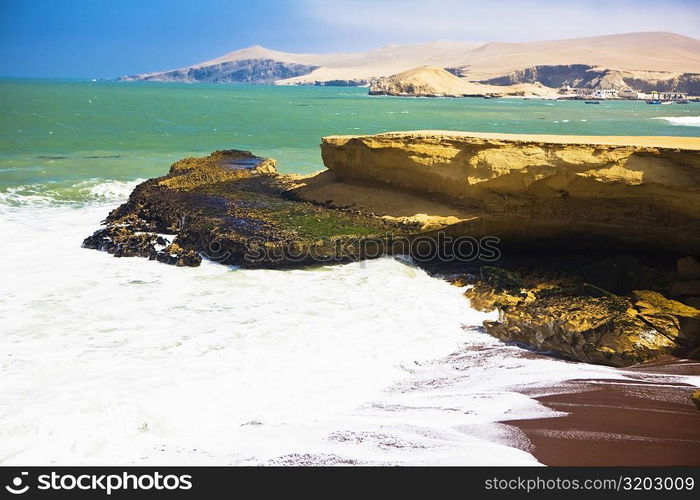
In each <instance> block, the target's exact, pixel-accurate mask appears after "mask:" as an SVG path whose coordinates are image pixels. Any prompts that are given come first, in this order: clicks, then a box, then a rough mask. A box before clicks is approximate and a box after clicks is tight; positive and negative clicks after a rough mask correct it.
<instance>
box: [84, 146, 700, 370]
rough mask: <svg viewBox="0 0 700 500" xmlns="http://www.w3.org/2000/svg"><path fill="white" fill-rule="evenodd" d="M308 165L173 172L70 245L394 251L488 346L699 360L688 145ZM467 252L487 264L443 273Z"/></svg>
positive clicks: (230, 256)
mask: <svg viewBox="0 0 700 500" xmlns="http://www.w3.org/2000/svg"><path fill="white" fill-rule="evenodd" d="M321 150H322V156H323V159H324V163H325V164H326V166H327V167H328V169H329V170H328V171H326V172H323V173H319V174H314V175H311V176H307V177H303V176H294V175H282V174H279V173H278V172H277V170H276V168H275V161H274V160H271V159H267V158H261V157H257V156H255V155H253V154H251V153H249V152H245V151H238V150H228V151H217V152H215V153H213V154H211V155H210V156H208V157H205V158H187V159H184V160H181V161H179V162H177V163H175V164H173V165H172V167H171V168H170V171H169V173H168V174H167V175H165V176H163V177H159V178H156V179H151V180H148V181H146V182H144V183H142V184H140V185H139V186H137V188H136V189H135V190H134V192H133V193H132V194H131V196H130V197H129V200H128V201H127V202H126V203H125V204H123V205H122V206H120V207H118V208H117V209H115V210H114V211H112V213H110V214H109V216H108V217H107V219H106V221H105V224H106V225H105V227H104V228H101V229H99V230H98V231H96V232H95V233H94V234H93V235H92V236H89V237H88V238H86V239H85V241H84V243H83V245H84V246H85V247H87V248H94V249H98V250H105V251H107V252H109V253H112V254H113V255H115V256H117V257H130V256H141V257H146V258H149V259H152V260H155V261H158V262H163V263H167V264H173V265H178V266H194V265H199V263H200V262H201V260H202V259H203V258H206V259H209V260H213V261H217V262H221V263H224V264H228V265H236V266H243V267H265V268H278V267H285V266H287V267H288V266H299V265H310V264H318V263H332V262H343V261H349V260H357V259H365V258H372V257H378V256H381V255H387V254H396V253H401V254H406V253H408V254H409V255H411V256H414V258H416V259H417V260H416V261H417V262H418V263H419V264H421V265H425V266H426V267H427V268H428V269H433V270H435V272H438V273H441V272H444V271H445V269H449V272H450V273H452V272H454V271H455V269H458V270H460V272H465V274H464V275H463V276H462V277H460V278H459V279H457V281H456V282H457V284H460V285H467V284H468V285H472V287H471V288H470V289H468V290H467V292H466V295H467V297H468V298H469V300H470V301H471V304H472V306H473V307H475V308H477V309H481V310H494V309H495V310H498V312H499V318H498V320H497V321H492V322H487V323H486V324H485V328H486V330H487V331H488V332H489V333H491V334H492V335H494V336H496V337H498V338H500V339H503V340H504V341H508V342H516V343H520V344H525V345H527V346H530V347H533V348H536V349H538V350H544V351H550V352H554V353H557V354H559V355H563V356H566V357H569V358H572V359H577V360H581V361H586V362H593V363H603V364H609V365H615V366H626V365H630V364H636V363H643V362H647V361H651V360H655V359H658V358H659V357H661V356H666V355H671V356H686V357H694V358H698V357H700V304H699V303H698V302H700V286H699V285H700V264H698V261H697V257H698V256H699V255H700V140H698V139H694V138H685V139H684V138H621V137H605V138H600V137H598V138H592V137H586V138H584V137H566V136H560V137H547V136H503V135H496V134H491V135H489V134H468V133H454V132H450V133H448V132H405V133H391V134H382V135H377V136H335V137H326V138H324V139H323V141H322V145H321ZM445 236H447V237H455V236H459V237H461V240H460V239H455V238H452V239H450V238H445ZM465 237H467V239H469V238H471V239H472V241H477V239H478V241H479V244H480V242H481V241H483V240H485V239H487V238H486V237H489V238H490V239H491V241H494V239H495V241H496V242H498V244H499V248H498V249H497V250H498V251H495V252H493V251H492V252H491V253H490V254H483V253H481V252H477V253H478V255H472V256H470V257H468V258H463V259H460V258H458V259H456V260H454V259H452V260H450V256H453V257H454V256H455V255H457V256H459V257H464V255H463V254H461V253H460V252H459V251H457V250H458V247H459V245H461V244H462V243H464V240H465ZM458 241H460V243H458ZM426 247H427V248H429V249H430V250H431V251H430V252H429V253H428V254H426V253H425V252H424V250H425V248H426ZM477 248H479V247H477ZM432 250H435V252H432ZM482 250H483V248H482ZM489 250H493V248H489ZM621 251H623V252H624V254H622V253H620V252H621ZM679 257H680V258H679ZM421 259H424V260H421ZM479 259H481V260H479ZM499 259H500V260H499ZM494 260H498V262H497V263H494V262H493V261H494ZM446 261H449V263H446ZM484 261H489V262H490V263H489V264H486V265H484ZM431 266H432V267H431ZM496 266H497V267H496ZM441 269H442V270H443V271H441Z"/></svg>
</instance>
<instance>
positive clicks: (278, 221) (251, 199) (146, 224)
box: [83, 150, 420, 268]
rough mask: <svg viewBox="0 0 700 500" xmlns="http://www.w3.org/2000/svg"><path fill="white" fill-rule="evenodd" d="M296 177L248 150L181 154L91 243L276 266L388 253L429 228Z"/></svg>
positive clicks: (88, 242)
mask: <svg viewBox="0 0 700 500" xmlns="http://www.w3.org/2000/svg"><path fill="white" fill-rule="evenodd" d="M290 183H293V181H292V180H291V178H290V177H288V176H283V175H279V174H278V173H277V170H276V168H275V161H274V160H271V159H267V158H261V157H257V156H255V155H253V154H251V153H249V152H247V151H238V150H228V151H217V152H215V153H212V154H211V155H210V156H208V157H205V158H187V159H184V160H180V161H178V162H177V163H175V164H174V165H173V166H172V167H171V168H170V172H169V173H168V175H166V176H164V177H159V178H156V179H151V180H148V181H146V182H144V183H142V184H140V185H139V186H137V187H136V189H135V190H134V192H133V193H132V194H131V196H130V197H129V200H128V201H127V202H126V203H125V204H123V205H121V206H120V207H118V208H116V209H115V210H114V211H112V212H111V213H110V214H109V216H108V217H107V219H106V221H105V223H106V227H105V228H103V229H99V230H98V231H96V232H95V233H94V234H93V235H91V236H89V237H88V238H86V239H85V240H84V242H83V246H84V247H86V248H92V249H97V250H105V251H107V252H109V253H112V254H113V255H115V256H116V257H133V256H138V257H147V258H149V259H151V260H157V261H159V262H163V263H166V264H173V265H178V266H197V265H199V264H200V262H201V260H202V257H204V258H207V259H209V260H213V261H216V262H220V263H223V264H229V265H237V266H243V267H265V268H276V267H284V266H298V265H304V264H306V265H308V264H318V263H329V262H330V263H332V262H342V261H347V260H356V259H361V258H370V257H378V256H380V255H383V254H384V253H390V252H391V251H392V250H391V245H390V244H388V243H387V235H391V237H396V236H401V235H410V234H412V233H415V232H417V230H418V229H419V228H420V226H417V225H415V224H414V225H410V224H408V225H407V224H403V223H399V222H392V221H388V220H385V219H382V218H379V217H376V216H374V215H372V214H367V215H365V214H361V213H357V212H353V211H349V210H341V209H332V208H326V207H323V206H321V205H319V204H314V203H310V202H306V201H300V200H295V199H293V198H292V195H291V194H290V188H289V186H290Z"/></svg>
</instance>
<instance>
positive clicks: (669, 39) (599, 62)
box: [123, 32, 700, 92]
mask: <svg viewBox="0 0 700 500" xmlns="http://www.w3.org/2000/svg"><path fill="white" fill-rule="evenodd" d="M421 66H437V67H440V68H448V69H450V71H451V72H453V73H455V74H458V75H459V76H461V77H464V78H465V79H466V80H469V81H473V82H480V83H485V84H495V85H511V84H517V83H538V82H539V83H542V84H544V85H547V86H549V87H557V86H559V85H563V84H574V85H582V86H602V87H605V86H606V85H607V86H616V85H617V86H619V85H623V84H627V85H629V84H630V82H633V83H634V85H635V86H636V87H639V88H640V90H645V89H644V88H643V87H645V86H646V87H649V86H652V87H654V86H660V87H661V89H663V88H664V86H666V85H667V86H673V87H675V88H678V89H679V90H686V91H691V92H692V91H693V89H691V87H693V88H697V90H700V77H698V75H697V74H700V40H696V39H694V38H690V37H686V36H682V35H677V34H674V33H664V32H649V33H628V34H621V35H606V36H597V37H590V38H574V39H568V40H553V41H540V42H520V43H504V42H491V43H478V42H432V43H428V44H421V45H406V46H388V47H383V48H380V49H376V50H372V51H368V52H352V53H339V54H295V53H287V52H279V51H275V50H270V49H266V48H264V47H260V46H253V47H249V48H246V49H242V50H237V51H234V52H231V53H228V54H226V55H223V56H221V57H218V58H216V59H212V60H210V61H205V62H202V63H199V64H195V65H193V66H188V67H185V68H180V69H176V70H170V71H164V72H156V73H147V74H141V75H135V76H129V77H124V78H123V79H125V80H152V81H180V82H210V83H230V82H247V83H272V82H274V83H279V84H321V85H323V84H330V85H343V84H344V85H348V84H350V85H353V84H354V85H357V84H367V83H369V82H370V81H371V80H372V79H375V78H379V77H386V76H390V75H394V74H397V73H401V72H404V71H407V70H410V69H413V68H417V67H421ZM443 76H444V75H443ZM665 82H666V83H665ZM686 87H687V88H686Z"/></svg>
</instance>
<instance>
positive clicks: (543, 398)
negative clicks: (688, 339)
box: [503, 360, 700, 466]
mask: <svg viewBox="0 0 700 500" xmlns="http://www.w3.org/2000/svg"><path fill="white" fill-rule="evenodd" d="M620 370H622V371H625V372H627V373H628V374H631V376H632V377H634V373H635V372H636V373H639V374H640V375H641V374H645V375H647V376H648V375H657V374H658V375H659V379H658V381H648V380H641V379H640V380H610V379H582V380H570V381H568V382H565V383H564V384H562V385H559V386H556V387H555V388H554V389H555V391H554V393H552V392H551V391H550V392H549V393H548V394H546V395H538V396H535V397H534V399H536V400H537V401H539V402H540V403H542V404H543V405H545V406H547V407H548V408H551V409H552V410H556V411H560V412H566V415H563V416H556V417H546V418H536V419H527V420H510V421H505V422H503V424H505V425H508V426H510V427H513V428H515V429H517V430H519V431H520V432H522V433H523V434H524V436H525V437H526V438H527V441H528V442H529V444H530V446H529V447H528V448H526V451H528V452H530V453H531V454H532V455H533V456H534V457H535V458H536V459H537V460H538V461H539V462H541V463H543V464H544V465H547V466H700V411H698V409H697V408H696V407H695V405H694V404H693V402H692V401H691V399H690V395H691V394H692V392H693V391H694V390H696V389H697V387H695V386H692V385H689V384H683V383H681V382H678V381H668V380H667V379H666V378H665V376H668V375H680V376H683V375H698V374H700V362H698V361H692V360H672V361H665V362H662V363H657V364H653V365H645V366H635V367H630V368H621V369H620ZM521 392H522V393H523V394H526V395H529V396H531V397H532V396H533V395H535V394H537V393H538V392H544V391H543V388H541V387H540V388H537V387H535V388H526V389H524V390H523V391H521Z"/></svg>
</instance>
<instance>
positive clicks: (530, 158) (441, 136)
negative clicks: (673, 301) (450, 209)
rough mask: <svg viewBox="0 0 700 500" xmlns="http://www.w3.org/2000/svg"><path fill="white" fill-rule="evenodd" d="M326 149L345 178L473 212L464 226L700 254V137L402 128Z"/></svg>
mask: <svg viewBox="0 0 700 500" xmlns="http://www.w3.org/2000/svg"><path fill="white" fill-rule="evenodd" d="M321 153H322V156H323V160H324V163H325V165H326V166H327V167H328V168H329V169H330V170H331V171H332V172H333V173H334V174H335V175H336V176H337V178H338V179H339V180H341V181H348V182H357V183H371V184H373V185H383V186H387V187H390V188H392V189H397V190H404V191H409V192H412V193H416V194H419V195H421V196H424V197H432V198H434V199H439V200H440V201H443V202H445V203H449V204H452V205H453V206H457V207H462V208H463V209H465V210H468V211H471V213H472V214H473V217H472V218H471V219H470V220H468V221H465V222H463V223H461V227H459V228H454V229H455V231H459V232H462V233H464V234H470V235H472V236H482V235H496V236H499V237H500V238H502V239H503V240H504V241H506V242H512V243H514V244H518V245H523V244H525V243H526V242H530V243H531V244H533V245H537V246H542V245H550V244H551V243H552V242H554V243H556V244H557V246H561V245H562V244H565V243H567V242H571V243H573V244H575V245H579V244H580V243H581V242H583V241H585V240H590V241H591V242H595V244H597V243H598V241H600V240H604V241H605V242H607V243H615V244H619V245H622V246H628V245H634V246H637V247H639V248H645V249H652V248H655V249H664V250H668V251H675V252H679V253H681V254H683V255H698V254H700V140H698V139H690V138H689V139H681V138H679V139H677V140H671V139H670V138H669V139H663V138H658V139H654V138H632V137H628V138H625V137H620V138H610V137H608V138H595V137H585V138H583V137H567V136H518V135H504V134H477V133H454V132H401V133H388V134H381V135H375V136H333V137H326V138H324V139H323V141H322V144H321ZM592 244H593V243H592Z"/></svg>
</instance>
